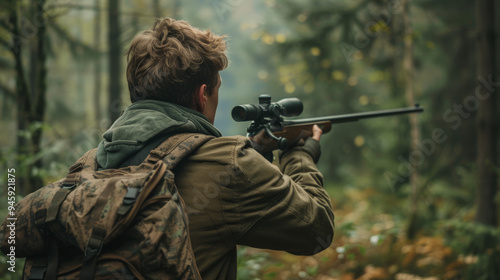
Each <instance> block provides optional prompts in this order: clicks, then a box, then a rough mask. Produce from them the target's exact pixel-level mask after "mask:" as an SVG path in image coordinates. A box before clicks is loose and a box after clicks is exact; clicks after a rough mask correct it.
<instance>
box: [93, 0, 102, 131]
mask: <svg viewBox="0 0 500 280" xmlns="http://www.w3.org/2000/svg"><path fill="white" fill-rule="evenodd" d="M99 3H100V1H99V0H95V1H94V5H95V22H94V47H95V49H96V50H98V51H99V50H100V49H101V7H100V5H99ZM100 58H101V56H98V57H97V59H96V60H95V61H94V107H95V108H94V109H95V119H96V121H97V122H99V121H100V120H101V117H102V116H101V93H102V92H101V87H102V76H101V59H100Z"/></svg>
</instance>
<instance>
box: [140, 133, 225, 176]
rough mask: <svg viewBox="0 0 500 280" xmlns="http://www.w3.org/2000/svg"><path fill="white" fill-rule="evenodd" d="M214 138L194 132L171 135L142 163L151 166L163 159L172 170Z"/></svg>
mask: <svg viewBox="0 0 500 280" xmlns="http://www.w3.org/2000/svg"><path fill="white" fill-rule="evenodd" d="M213 138H215V136H211V135H205V134H194V133H181V134H176V135H173V136H170V137H169V138H167V140H165V141H163V142H162V143H161V144H160V145H158V146H157V147H156V148H155V149H153V150H151V152H150V153H149V155H148V156H147V157H146V159H145V160H144V162H143V163H142V164H143V165H146V166H149V167H150V166H152V165H154V164H156V162H158V161H159V160H160V159H162V160H163V161H164V162H165V163H166V164H167V168H168V169H170V170H172V169H173V168H174V167H175V166H176V165H177V164H178V163H179V162H180V161H181V160H182V159H183V158H185V157H186V156H187V155H189V154H191V153H192V152H193V151H195V150H196V149H198V148H199V147H200V146H201V145H203V144H205V143H206V142H208V141H209V140H210V139H213Z"/></svg>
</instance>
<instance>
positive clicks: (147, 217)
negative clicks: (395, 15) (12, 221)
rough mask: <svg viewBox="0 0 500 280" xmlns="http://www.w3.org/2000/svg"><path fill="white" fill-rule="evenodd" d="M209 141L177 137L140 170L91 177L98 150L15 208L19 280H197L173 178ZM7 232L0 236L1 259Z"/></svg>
mask: <svg viewBox="0 0 500 280" xmlns="http://www.w3.org/2000/svg"><path fill="white" fill-rule="evenodd" d="M211 138H212V136H207V135H201V134H177V135H174V136H171V137H169V138H168V139H167V140H166V141H164V142H163V143H161V144H160V145H159V146H158V147H157V148H155V149H153V150H152V151H151V152H150V153H149V155H148V157H147V158H146V159H145V160H144V162H143V163H142V164H141V165H139V166H129V167H125V168H120V169H107V170H101V171H97V170H96V169H97V164H96V161H95V153H96V149H94V150H91V151H89V152H87V153H86V154H85V155H84V156H83V157H82V158H81V159H79V160H78V161H77V162H76V164H74V165H73V166H71V167H70V169H69V174H68V175H67V176H66V178H64V179H61V180H59V181H57V182H55V183H52V184H50V185H47V186H45V187H43V188H41V189H39V190H37V191H35V192H34V193H31V194H30V195H28V196H26V197H25V198H23V199H22V200H21V201H20V202H19V203H18V204H17V205H16V206H15V209H16V210H15V211H16V216H17V224H16V229H15V231H16V232H15V236H16V244H15V246H16V257H21V258H22V257H26V263H25V267H24V277H23V278H24V279H135V278H137V279H201V277H200V275H199V272H198V269H197V267H196V263H195V259H194V253H193V250H192V248H191V242H190V239H189V229H188V221H187V214H186V211H185V205H184V201H183V200H182V199H181V197H180V196H179V193H178V191H177V188H176V186H175V183H174V174H173V172H172V171H171V170H172V169H173V168H174V167H175V166H176V165H177V164H178V163H179V162H180V161H181V160H182V159H183V158H184V157H186V156H187V155H188V154H189V153H191V152H193V151H194V150H195V149H196V148H198V147H199V146H200V145H202V144H203V143H205V142H206V141H208V140H210V139H211ZM9 230H10V229H9V228H8V227H7V220H5V221H4V223H3V224H2V226H1V228H0V249H1V250H2V252H4V253H5V254H7V253H8V250H9V248H10V246H11V245H9V244H8V236H9Z"/></svg>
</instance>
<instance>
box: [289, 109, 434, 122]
mask: <svg viewBox="0 0 500 280" xmlns="http://www.w3.org/2000/svg"><path fill="white" fill-rule="evenodd" d="M423 111H424V109H423V108H420V107H419V106H418V104H417V105H415V107H408V108H398V109H389V110H379V111H371V112H364V113H355V114H344V115H336V116H326V117H316V118H307V119H298V120H285V121H284V123H283V125H285V126H287V125H298V124H306V123H317V122H324V121H330V122H331V123H344V122H355V121H358V120H360V119H368V118H377V117H385V116H392V115H401V114H411V113H421V112H423Z"/></svg>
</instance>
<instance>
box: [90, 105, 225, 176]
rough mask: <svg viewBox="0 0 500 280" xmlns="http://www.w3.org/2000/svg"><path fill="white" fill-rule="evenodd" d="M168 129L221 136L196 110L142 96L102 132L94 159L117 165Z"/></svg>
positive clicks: (101, 164)
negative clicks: (142, 97) (142, 98)
mask: <svg viewBox="0 0 500 280" xmlns="http://www.w3.org/2000/svg"><path fill="white" fill-rule="evenodd" d="M172 133H202V134H207V135H214V136H216V137H220V136H222V135H221V133H220V131H219V130H218V129H217V128H215V127H214V126H213V125H212V124H211V123H210V122H209V121H208V119H207V118H206V117H205V116H204V115H202V114H201V113H199V112H197V111H194V110H191V109H188V108H186V107H183V106H179V105H176V104H173V103H168V102H163V101H157V100H142V101H138V102H135V103H133V104H132V105H130V106H129V107H128V108H127V109H126V110H125V112H124V113H123V115H121V116H120V117H119V118H118V119H117V120H116V121H115V123H113V125H112V126H111V127H110V128H109V130H108V131H106V132H105V133H104V135H103V138H104V140H102V141H101V143H99V146H98V149H97V163H98V164H99V165H100V166H101V167H102V168H105V169H107V168H114V167H117V166H119V165H120V163H122V162H123V161H124V160H125V159H127V158H129V157H131V156H132V155H134V154H136V153H137V152H139V151H140V150H141V149H142V148H144V147H145V146H146V145H147V143H148V141H149V140H151V139H152V138H154V137H155V136H159V135H163V134H165V135H166V134H172Z"/></svg>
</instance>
